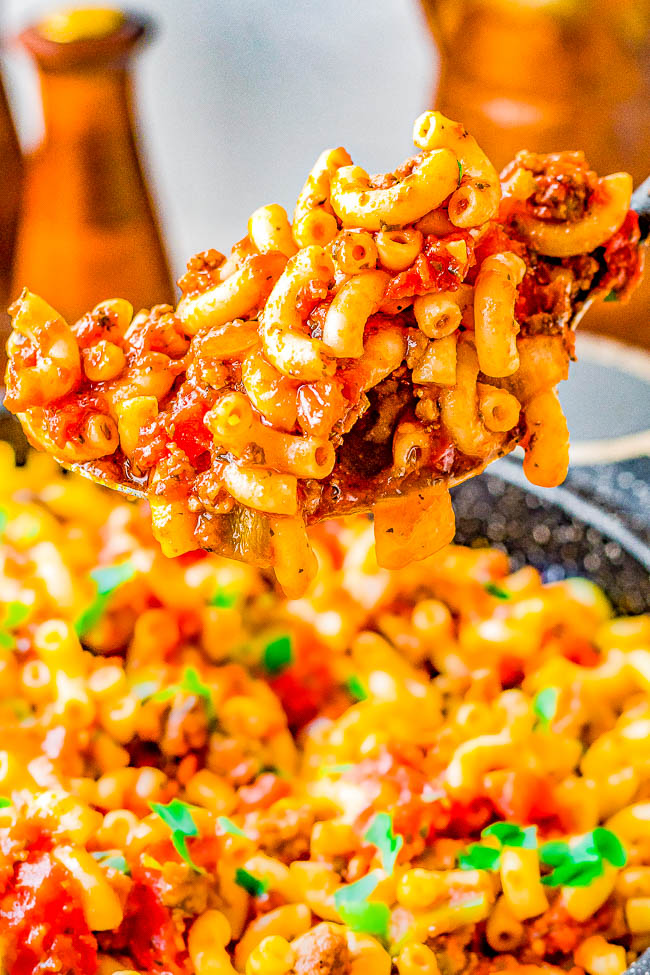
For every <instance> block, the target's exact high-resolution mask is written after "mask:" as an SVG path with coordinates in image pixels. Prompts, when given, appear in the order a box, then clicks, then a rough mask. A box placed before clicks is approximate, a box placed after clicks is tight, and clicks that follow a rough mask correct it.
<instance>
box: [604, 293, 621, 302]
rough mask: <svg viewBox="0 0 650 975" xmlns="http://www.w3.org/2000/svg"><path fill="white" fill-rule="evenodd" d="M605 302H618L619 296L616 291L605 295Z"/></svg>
mask: <svg viewBox="0 0 650 975" xmlns="http://www.w3.org/2000/svg"><path fill="white" fill-rule="evenodd" d="M603 301H618V295H617V294H616V292H615V291H610V292H609V294H607V295H605V297H604V298H603Z"/></svg>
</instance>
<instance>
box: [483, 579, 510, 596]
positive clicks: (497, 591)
mask: <svg viewBox="0 0 650 975" xmlns="http://www.w3.org/2000/svg"><path fill="white" fill-rule="evenodd" d="M483 588H484V589H485V591H486V592H487V593H489V594H490V596H494V597H495V599H512V593H510V592H508V590H507V589H504V588H503V587H502V586H498V585H497V584H496V582H486V583H485V585H484V586H483Z"/></svg>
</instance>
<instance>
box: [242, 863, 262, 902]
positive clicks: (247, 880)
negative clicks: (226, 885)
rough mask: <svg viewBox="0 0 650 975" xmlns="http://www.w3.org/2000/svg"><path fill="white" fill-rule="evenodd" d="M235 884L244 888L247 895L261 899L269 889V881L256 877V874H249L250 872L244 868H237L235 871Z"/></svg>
mask: <svg viewBox="0 0 650 975" xmlns="http://www.w3.org/2000/svg"><path fill="white" fill-rule="evenodd" d="M235 883H236V884H239V886H240V887H243V888H244V890H245V891H246V893H247V894H250V895H251V897H261V896H262V894H265V893H266V892H267V890H268V889H269V882H268V880H261V879H260V878H259V877H256V876H255V874H252V873H249V871H248V870H244V868H243V867H237V870H236V871H235Z"/></svg>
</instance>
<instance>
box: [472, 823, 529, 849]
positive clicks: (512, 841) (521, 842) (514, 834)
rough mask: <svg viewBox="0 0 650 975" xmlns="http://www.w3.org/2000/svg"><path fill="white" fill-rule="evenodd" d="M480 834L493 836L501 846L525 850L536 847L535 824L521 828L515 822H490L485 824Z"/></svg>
mask: <svg viewBox="0 0 650 975" xmlns="http://www.w3.org/2000/svg"><path fill="white" fill-rule="evenodd" d="M481 836H494V837H495V839H497V840H498V841H499V843H500V844H501V846H515V847H521V848H523V849H525V850H534V849H535V848H536V847H537V827H536V826H526V827H525V828H522V827H521V826H517V824H516V823H492V825H491V826H486V828H485V829H484V830H483V832H482V833H481Z"/></svg>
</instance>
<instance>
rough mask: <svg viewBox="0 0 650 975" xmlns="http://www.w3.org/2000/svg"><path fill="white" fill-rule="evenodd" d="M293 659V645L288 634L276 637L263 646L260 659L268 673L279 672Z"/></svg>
mask: <svg viewBox="0 0 650 975" xmlns="http://www.w3.org/2000/svg"><path fill="white" fill-rule="evenodd" d="M292 660H293V645H292V642H291V637H290V636H289V635H288V634H286V633H285V634H283V635H282V636H278V637H276V638H275V639H274V640H271V641H270V642H269V643H267V644H266V646H265V647H264V656H263V658H262V661H263V663H264V668H265V670H266V671H267V672H268V673H269V674H279V673H280V671H282V670H284V669H285V667H288V666H289V664H290V663H291V661H292Z"/></svg>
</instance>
